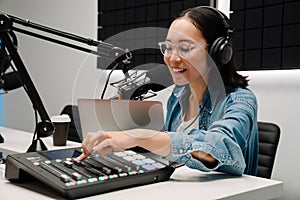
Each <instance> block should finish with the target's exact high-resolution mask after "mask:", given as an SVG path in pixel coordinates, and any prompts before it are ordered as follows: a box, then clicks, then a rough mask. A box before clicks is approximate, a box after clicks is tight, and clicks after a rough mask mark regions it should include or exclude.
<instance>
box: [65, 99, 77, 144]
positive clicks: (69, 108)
mask: <svg viewBox="0 0 300 200" xmlns="http://www.w3.org/2000/svg"><path fill="white" fill-rule="evenodd" d="M61 114H67V115H69V116H70V118H71V122H70V124H69V133H68V138H67V139H68V140H70V141H74V142H81V139H80V138H81V137H82V134H81V125H80V118H79V111H78V106H75V105H66V106H65V107H64V108H63V110H62V112H61Z"/></svg>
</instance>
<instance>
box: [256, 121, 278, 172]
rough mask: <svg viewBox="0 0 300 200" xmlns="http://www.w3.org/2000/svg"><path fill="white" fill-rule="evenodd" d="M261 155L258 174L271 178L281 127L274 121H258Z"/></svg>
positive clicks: (259, 156)
mask: <svg viewBox="0 0 300 200" xmlns="http://www.w3.org/2000/svg"><path fill="white" fill-rule="evenodd" d="M258 135H259V155H258V171H257V176H259V177H263V178H271V175H272V170H273V165H274V161H275V156H276V150H277V146H278V143H279V138H280V128H279V126H277V125H276V124H274V123H269V122H258Z"/></svg>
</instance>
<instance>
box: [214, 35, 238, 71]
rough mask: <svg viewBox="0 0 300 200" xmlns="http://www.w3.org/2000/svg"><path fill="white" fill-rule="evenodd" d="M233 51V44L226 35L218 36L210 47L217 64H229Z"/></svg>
mask: <svg viewBox="0 0 300 200" xmlns="http://www.w3.org/2000/svg"><path fill="white" fill-rule="evenodd" d="M232 53H233V49H232V45H231V44H230V42H229V41H228V40H227V39H226V38H224V37H219V38H217V39H216V40H215V41H214V43H213V45H212V46H211V48H210V56H211V57H212V58H213V60H214V61H215V63H216V65H217V66H219V65H220V64H221V65H225V64H227V63H228V62H229V61H230V60H231V57H232Z"/></svg>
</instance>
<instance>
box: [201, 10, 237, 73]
mask: <svg viewBox="0 0 300 200" xmlns="http://www.w3.org/2000/svg"><path fill="white" fill-rule="evenodd" d="M197 8H206V9H208V10H211V11H213V12H214V13H216V14H217V15H218V16H219V17H220V19H221V20H222V23H223V25H224V28H225V30H226V36H225V37H224V36H221V37H219V38H217V39H216V40H215V41H214V42H213V43H212V45H211V47H210V50H209V54H210V56H211V57H212V58H213V59H214V61H215V63H216V65H217V66H218V67H219V68H221V67H222V66H223V65H225V64H227V63H228V62H229V61H230V60H231V58H232V54H233V49H232V44H231V41H230V40H231V38H230V36H231V34H232V33H233V30H232V29H231V28H230V25H229V23H228V21H229V19H228V17H227V16H226V15H225V14H224V13H222V12H221V11H219V10H217V9H216V8H214V7H211V6H198V7H197Z"/></svg>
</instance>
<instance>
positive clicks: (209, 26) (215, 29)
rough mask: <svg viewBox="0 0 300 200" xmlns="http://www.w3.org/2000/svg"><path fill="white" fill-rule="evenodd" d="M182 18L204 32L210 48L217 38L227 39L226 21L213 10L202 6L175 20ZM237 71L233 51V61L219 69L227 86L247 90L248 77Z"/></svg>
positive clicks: (182, 13) (184, 13) (190, 9)
mask: <svg viewBox="0 0 300 200" xmlns="http://www.w3.org/2000/svg"><path fill="white" fill-rule="evenodd" d="M182 17H188V18H189V19H190V20H191V21H192V23H193V24H194V25H195V27H196V28H198V29H199V30H200V31H201V32H202V34H203V36H204V39H205V40H206V42H207V44H209V46H208V48H210V47H211V45H212V44H213V42H214V41H215V40H216V39H217V38H219V37H226V35H227V28H226V27H225V24H224V22H223V20H224V19H223V18H222V16H220V14H219V13H217V11H215V10H213V9H210V8H207V7H201V6H199V7H195V8H188V9H186V10H184V11H182V12H181V13H180V14H179V15H178V16H177V17H176V18H175V19H178V18H182ZM227 20H228V19H227ZM237 70H238V66H237V64H236V61H235V54H234V51H233V55H232V58H231V60H230V61H229V62H228V63H227V64H225V65H223V66H220V67H219V71H220V74H221V76H222V79H223V82H224V85H225V86H230V87H234V88H236V87H242V88H245V87H247V86H248V80H247V77H244V76H242V75H240V74H238V73H237Z"/></svg>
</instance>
